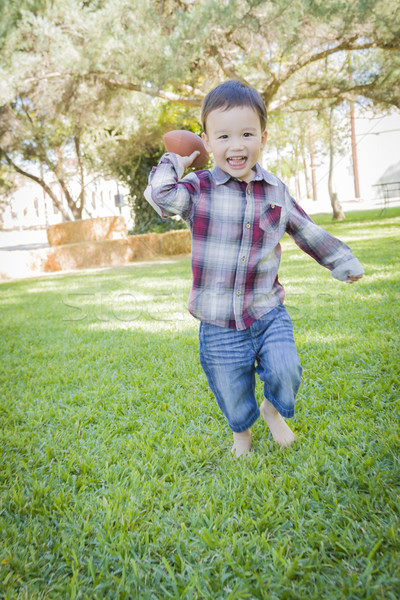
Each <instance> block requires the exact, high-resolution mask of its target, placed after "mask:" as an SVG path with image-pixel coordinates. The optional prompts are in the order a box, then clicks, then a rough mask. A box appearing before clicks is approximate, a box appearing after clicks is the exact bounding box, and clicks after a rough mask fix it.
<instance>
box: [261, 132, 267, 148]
mask: <svg viewBox="0 0 400 600" xmlns="http://www.w3.org/2000/svg"><path fill="white" fill-rule="evenodd" d="M267 137H268V132H267V131H264V133H262V134H261V148H264V147H265V144H266V143H267Z"/></svg>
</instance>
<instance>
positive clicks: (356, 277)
mask: <svg viewBox="0 0 400 600" xmlns="http://www.w3.org/2000/svg"><path fill="white" fill-rule="evenodd" d="M361 277H362V275H348V276H347V279H346V283H354V282H355V281H358V280H359V279H361Z"/></svg>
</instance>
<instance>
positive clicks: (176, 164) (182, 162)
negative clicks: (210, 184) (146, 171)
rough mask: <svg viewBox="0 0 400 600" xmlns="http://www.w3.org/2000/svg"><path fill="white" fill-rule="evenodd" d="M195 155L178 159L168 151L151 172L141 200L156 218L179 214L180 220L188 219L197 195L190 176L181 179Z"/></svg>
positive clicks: (195, 153) (194, 181)
mask: <svg viewBox="0 0 400 600" xmlns="http://www.w3.org/2000/svg"><path fill="white" fill-rule="evenodd" d="M197 154H198V153H197V152H193V154H191V155H190V156H183V157H181V156H178V155H177V154H174V153H172V152H168V153H167V154H164V155H163V156H162V157H161V160H160V162H159V163H158V165H157V167H154V168H153V169H152V171H151V173H150V176H149V183H148V186H147V188H146V190H145V192H144V197H145V198H146V200H147V201H148V202H149V204H151V206H152V207H153V208H154V210H156V211H157V213H158V214H159V215H160V217H163V218H167V217H171V216H173V215H179V216H181V217H182V218H183V219H188V218H190V214H191V212H192V206H193V200H194V198H195V197H196V196H197V194H198V187H199V186H198V179H197V177H196V175H195V174H194V173H191V174H189V175H187V176H186V177H185V178H184V179H181V177H182V175H183V173H184V171H185V169H187V168H188V167H189V166H190V165H191V164H192V162H193V160H194V159H195V158H196V156H197Z"/></svg>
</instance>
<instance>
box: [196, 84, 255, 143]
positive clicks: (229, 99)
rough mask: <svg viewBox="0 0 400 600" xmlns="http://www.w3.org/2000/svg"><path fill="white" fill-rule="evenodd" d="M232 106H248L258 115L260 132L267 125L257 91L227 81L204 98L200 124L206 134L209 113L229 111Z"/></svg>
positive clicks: (245, 85) (244, 85)
mask: <svg viewBox="0 0 400 600" xmlns="http://www.w3.org/2000/svg"><path fill="white" fill-rule="evenodd" d="M234 106H250V107H251V108H252V109H253V110H255V112H256V113H257V114H258V116H259V118H260V123H261V131H264V130H265V126H266V124H267V109H266V108H265V104H264V101H263V99H262V98H261V96H260V94H259V93H258V92H257V90H256V89H255V88H253V87H251V86H249V85H247V84H246V83H243V82H242V81H239V80H237V79H229V80H228V81H225V82H224V83H221V84H220V85H218V86H217V87H216V88H214V89H213V90H211V92H209V93H208V94H207V96H206V97H205V98H204V101H203V105H202V107H201V123H202V125H203V131H204V132H206V121H207V117H208V115H209V114H210V112H211V111H213V110H217V109H222V110H229V109H230V108H233V107H234Z"/></svg>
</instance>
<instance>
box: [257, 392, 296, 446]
mask: <svg viewBox="0 0 400 600" xmlns="http://www.w3.org/2000/svg"><path fill="white" fill-rule="evenodd" d="M260 413H261V416H262V418H263V419H264V421H265V422H266V424H267V425H268V427H269V430H270V432H271V434H272V437H273V438H274V440H275V442H278V444H280V446H281V448H285V447H286V446H290V444H292V443H293V442H294V441H295V440H296V436H295V435H294V433H293V431H292V430H291V429H290V427H289V425H288V424H287V423H286V422H285V421H284V419H283V417H282V415H280V414H279V413H278V411H277V410H276V408H275V406H273V405H272V404H271V402H268V400H264V402H263V403H262V404H261V406H260Z"/></svg>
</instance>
